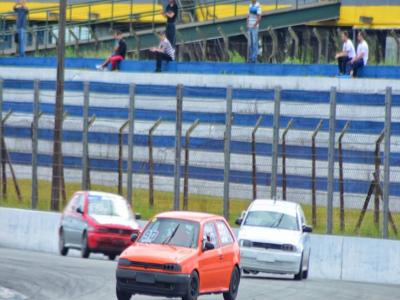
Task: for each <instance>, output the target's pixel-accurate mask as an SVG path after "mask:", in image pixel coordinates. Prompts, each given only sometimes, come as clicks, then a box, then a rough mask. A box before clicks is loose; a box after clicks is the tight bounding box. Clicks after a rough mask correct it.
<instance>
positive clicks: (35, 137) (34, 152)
mask: <svg viewBox="0 0 400 300" xmlns="http://www.w3.org/2000/svg"><path fill="white" fill-rule="evenodd" d="M39 84H40V82H39V80H35V81H34V83H33V89H34V97H33V122H32V193H31V208H32V209H36V207H37V201H38V174H37V171H38V165H37V155H38V127H39V114H40V112H39Z"/></svg>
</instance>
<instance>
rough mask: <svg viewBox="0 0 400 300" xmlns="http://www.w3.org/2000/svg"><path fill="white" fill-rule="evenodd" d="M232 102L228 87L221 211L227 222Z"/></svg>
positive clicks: (230, 91) (230, 87)
mask: <svg viewBox="0 0 400 300" xmlns="http://www.w3.org/2000/svg"><path fill="white" fill-rule="evenodd" d="M232 102H233V87H232V86H231V85H229V86H228V87H227V89H226V115H225V134H224V195H223V201H224V203H223V207H224V209H223V211H224V217H225V219H226V220H229V181H230V169H231V137H232V122H233V117H232Z"/></svg>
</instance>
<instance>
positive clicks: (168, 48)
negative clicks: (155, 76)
mask: <svg viewBox="0 0 400 300" xmlns="http://www.w3.org/2000/svg"><path fill="white" fill-rule="evenodd" d="M159 39H160V44H159V45H158V47H153V48H151V49H150V51H151V52H152V53H154V54H155V58H156V61H157V63H156V70H155V71H156V72H161V63H162V61H163V60H165V61H168V62H169V61H173V60H175V49H174V48H173V47H172V45H171V43H170V42H169V41H168V39H167V36H166V33H165V32H161V33H160V35H159Z"/></svg>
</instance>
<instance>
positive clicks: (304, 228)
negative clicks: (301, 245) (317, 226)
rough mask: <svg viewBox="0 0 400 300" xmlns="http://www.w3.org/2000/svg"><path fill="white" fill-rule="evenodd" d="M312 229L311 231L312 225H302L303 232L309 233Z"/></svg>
mask: <svg viewBox="0 0 400 300" xmlns="http://www.w3.org/2000/svg"><path fill="white" fill-rule="evenodd" d="M312 231H313V228H312V226H309V225H303V232H305V233H311V232H312Z"/></svg>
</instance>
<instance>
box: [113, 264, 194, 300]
mask: <svg viewBox="0 0 400 300" xmlns="http://www.w3.org/2000/svg"><path fill="white" fill-rule="evenodd" d="M116 277H117V290H120V291H125V292H128V293H131V294H144V295H150V296H165V297H183V296H185V295H186V294H187V290H188V288H189V281H190V275H188V274H171V273H162V272H147V271H139V270H131V269H120V268H118V269H117V273H116Z"/></svg>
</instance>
